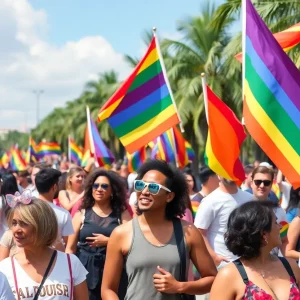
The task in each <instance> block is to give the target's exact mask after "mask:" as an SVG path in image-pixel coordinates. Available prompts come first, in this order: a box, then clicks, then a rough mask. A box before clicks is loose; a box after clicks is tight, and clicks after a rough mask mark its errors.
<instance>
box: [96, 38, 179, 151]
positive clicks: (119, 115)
mask: <svg viewBox="0 0 300 300" xmlns="http://www.w3.org/2000/svg"><path fill="white" fill-rule="evenodd" d="M105 119H108V123H109V124H110V126H111V127H112V128H113V130H114V132H115V133H116V135H117V136H118V137H119V139H120V141H121V143H122V144H123V145H124V147H125V148H126V150H127V152H129V153H133V152H135V151H138V150H139V149H141V148H142V147H143V146H145V145H147V144H148V143H149V142H151V141H152V140H153V139H155V138H156V137H158V136H159V135H161V134H163V133H164V132H165V131H167V130H168V129H169V128H171V127H172V126H174V125H176V124H178V123H179V122H180V119H179V116H178V114H177V109H176V106H175V103H174V100H173V97H172V92H171V89H170V86H169V83H168V79H167V76H166V72H165V69H164V65H163V60H162V58H161V55H160V50H159V44H158V41H157V39H156V37H155V35H154V37H153V39H152V41H151V43H150V45H149V48H148V50H147V52H146V55H145V56H144V57H143V59H142V60H141V61H140V63H139V64H138V65H137V66H136V68H135V69H134V70H133V72H132V74H131V75H130V76H129V77H128V78H127V79H126V80H125V82H124V83H123V84H122V86H121V87H120V88H119V89H118V90H117V91H116V92H115V94H114V95H113V96H112V97H111V98H110V99H109V100H108V102H107V103H106V104H105V105H104V106H103V107H102V108H101V110H100V112H99V115H98V120H99V121H102V120H105Z"/></svg>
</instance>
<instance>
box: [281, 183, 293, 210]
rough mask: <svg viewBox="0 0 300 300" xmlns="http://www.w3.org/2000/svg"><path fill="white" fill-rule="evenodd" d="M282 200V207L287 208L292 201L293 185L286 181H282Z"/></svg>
mask: <svg viewBox="0 0 300 300" xmlns="http://www.w3.org/2000/svg"><path fill="white" fill-rule="evenodd" d="M281 184H282V202H281V207H282V208H283V209H284V210H286V209H287V207H288V205H289V203H290V193H291V188H292V186H291V185H290V184H289V183H287V182H286V181H282V183H281Z"/></svg>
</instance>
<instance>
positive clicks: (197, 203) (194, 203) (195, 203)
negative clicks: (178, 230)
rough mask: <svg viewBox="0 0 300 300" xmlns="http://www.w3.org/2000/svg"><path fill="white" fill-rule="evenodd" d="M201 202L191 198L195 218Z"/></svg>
mask: <svg viewBox="0 0 300 300" xmlns="http://www.w3.org/2000/svg"><path fill="white" fill-rule="evenodd" d="M199 205H200V202H198V201H193V200H191V206H192V214H193V218H194V219H195V217H196V214H197V210H198V207H199Z"/></svg>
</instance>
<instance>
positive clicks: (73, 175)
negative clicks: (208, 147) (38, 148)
mask: <svg viewBox="0 0 300 300" xmlns="http://www.w3.org/2000/svg"><path fill="white" fill-rule="evenodd" d="M64 169H65V168H61V170H58V168H55V167H53V166H51V165H49V164H46V163H38V164H35V165H33V166H31V167H29V168H28V170H26V171H21V172H12V171H9V170H1V172H0V195H1V199H0V299H7V300H11V299H17V300H21V299H34V300H37V299H45V300H47V299H56V300H66V299H72V300H73V299H74V300H85V299H86V300H87V299H91V300H100V299H103V300H114V299H125V300H140V299H154V300H177V299H178V300H180V299H181V300H182V299H195V295H206V296H205V297H206V298H207V299H212V300H220V299H221V300H222V299H224V300H233V299H258V300H259V299H266V300H271V299H275V300H279V299H280V300H281V299H299V300H300V290H299V288H298V287H299V283H300V269H299V267H298V262H299V257H300V211H299V208H300V189H299V188H298V189H294V188H293V187H292V186H291V185H290V184H289V182H288V180H287V179H285V178H284V176H283V175H282V173H281V172H280V170H276V169H275V167H274V166H272V165H270V164H269V163H266V162H264V163H259V162H255V163H254V164H253V165H246V166H245V174H246V179H245V181H244V183H243V184H242V185H241V186H238V185H237V184H236V183H235V182H233V181H230V180H228V179H226V178H222V177H220V176H218V175H217V174H215V173H214V172H213V171H212V170H210V169H209V168H208V167H207V166H202V167H201V168H200V169H199V172H198V173H197V174H193V173H192V172H191V171H190V170H189V169H188V168H186V169H184V170H179V169H177V168H175V167H173V166H171V165H169V164H167V163H166V162H164V161H160V160H147V161H146V162H145V163H144V164H143V165H142V166H141V167H140V168H139V170H138V171H137V172H136V173H135V172H134V173H131V174H129V172H128V168H127V166H126V165H124V164H117V165H115V166H113V168H112V169H111V170H105V169H101V168H96V167H95V166H94V162H93V160H92V159H91V160H90V161H89V163H88V165H87V166H86V167H85V168H81V167H78V166H72V165H70V166H69V169H68V170H64ZM199 184H200V185H199Z"/></svg>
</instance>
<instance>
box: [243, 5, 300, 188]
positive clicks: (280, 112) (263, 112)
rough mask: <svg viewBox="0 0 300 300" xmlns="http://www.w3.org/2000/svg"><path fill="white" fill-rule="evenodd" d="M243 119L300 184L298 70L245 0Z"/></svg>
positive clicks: (299, 88) (266, 150)
mask: <svg viewBox="0 0 300 300" xmlns="http://www.w3.org/2000/svg"><path fill="white" fill-rule="evenodd" d="M245 17H246V31H245V32H244V33H243V34H244V37H245V38H244V40H245V49H244V53H245V57H244V60H245V63H244V64H243V68H244V72H243V74H244V78H243V87H244V91H243V93H244V108H243V114H244V120H245V125H246V127H247V129H248V131H249V133H250V135H251V136H252V138H253V139H254V140H255V141H256V142H257V144H258V145H259V146H260V147H261V148H262V150H263V151H264V152H265V153H266V154H267V156H269V157H270V159H271V160H272V161H273V162H274V164H275V165H276V166H277V167H278V169H280V170H281V171H282V173H283V174H284V175H285V176H286V177H287V178H288V180H289V181H290V182H291V184H292V185H293V187H294V188H298V187H300V98H299V95H300V72H299V70H298V69H297V67H296V66H295V65H294V63H293V62H292V61H291V60H290V58H289V57H288V56H287V55H286V53H285V52H284V51H283V50H282V48H281V47H280V45H279V44H278V43H277V41H276V40H275V39H274V37H273V35H272V33H271V32H270V31H269V29H268V28H267V26H266V25H265V23H264V22H263V21H262V19H261V18H260V16H259V15H258V13H257V12H256V10H255V8H254V6H253V5H252V3H251V1H250V0H246V16H245Z"/></svg>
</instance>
